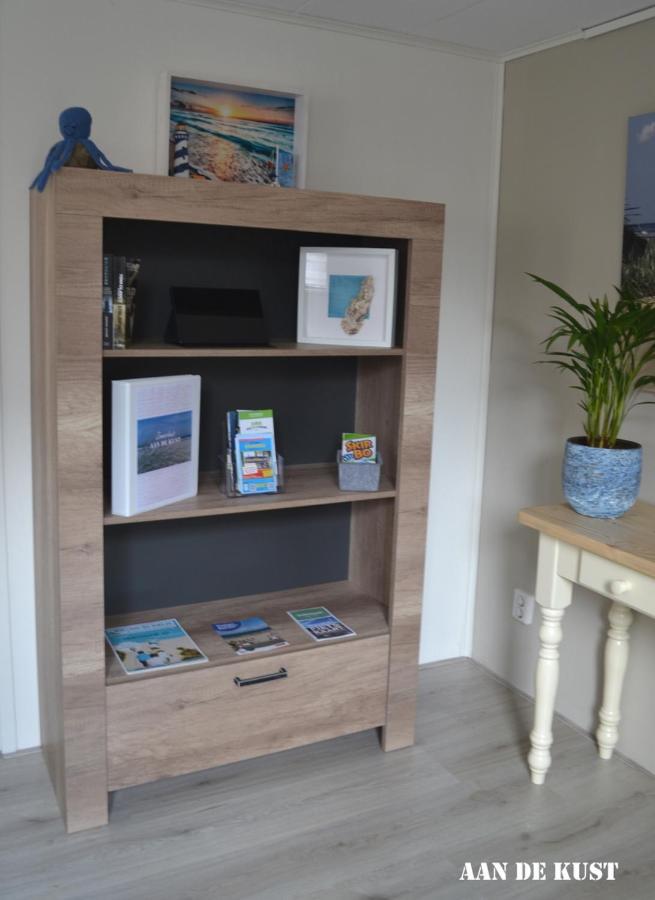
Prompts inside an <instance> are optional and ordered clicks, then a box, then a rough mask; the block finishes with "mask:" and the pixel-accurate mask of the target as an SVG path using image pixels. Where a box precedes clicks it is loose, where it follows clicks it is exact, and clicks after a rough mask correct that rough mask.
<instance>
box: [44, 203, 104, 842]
mask: <svg viewBox="0 0 655 900" xmlns="http://www.w3.org/2000/svg"><path fill="white" fill-rule="evenodd" d="M55 250H56V271H55V284H56V321H57V335H56V348H57V361H56V376H57V486H58V510H59V584H60V595H61V621H60V625H61V653H62V676H63V720H64V741H65V780H66V825H67V829H68V831H69V832H73V831H81V830H82V829H85V828H92V827H95V826H97V825H104V824H105V823H106V822H107V814H108V813H107V752H106V713H105V657H104V644H103V640H104V584H103V524H102V523H103V484H102V482H103V479H102V355H101V297H102V284H101V280H102V219H101V218H100V217H99V216H95V215H94V216H90V215H71V214H67V213H61V212H60V211H58V213H57V217H56V231H55Z"/></svg>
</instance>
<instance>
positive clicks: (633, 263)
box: [621, 112, 655, 300]
mask: <svg viewBox="0 0 655 900" xmlns="http://www.w3.org/2000/svg"><path fill="white" fill-rule="evenodd" d="M621 287H622V288H623V289H624V290H626V291H630V293H632V294H633V295H634V296H636V297H641V298H644V299H649V300H655V112H653V113H646V114H644V115H640V116H633V117H632V118H631V119H629V120H628V154H627V165H626V182H625V205H624V214H623V252H622V259H621Z"/></svg>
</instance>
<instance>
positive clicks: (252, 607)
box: [106, 581, 389, 685]
mask: <svg viewBox="0 0 655 900" xmlns="http://www.w3.org/2000/svg"><path fill="white" fill-rule="evenodd" d="M310 606H325V607H327V608H328V609H329V610H330V612H331V613H333V614H334V615H335V616H337V617H338V618H339V619H341V620H342V621H343V622H345V623H346V624H347V625H348V626H349V627H350V628H352V629H353V631H355V632H356V637H345V638H340V639H338V641H326V642H324V643H320V642H316V641H314V640H312V638H310V637H309V636H308V635H306V634H305V633H304V632H303V631H302V629H301V628H300V627H299V626H298V625H296V624H295V622H293V620H292V619H291V617H290V616H289V615H288V611H289V610H294V609H303V608H306V607H310ZM248 616H261V618H263V619H264V620H265V622H266V623H267V624H268V625H269V626H270V627H271V628H272V629H273V631H275V632H277V633H278V634H279V635H280V636H281V637H283V638H284V639H285V640H286V641H288V646H286V647H281V648H280V649H279V650H271V651H267V652H266V653H253V654H250V655H246V656H238V655H237V654H236V653H235V652H234V651H233V650H232V648H231V647H230V646H229V645H228V644H227V642H226V641H224V640H223V639H222V638H221V637H220V636H219V635H218V634H216V632H215V631H214V630H213V629H212V627H211V626H212V623H214V622H229V621H231V620H233V619H244V618H246V617H248ZM159 619H177V620H178V621H179V623H180V625H181V626H182V627H183V628H184V629H185V630H186V631H187V633H188V634H189V635H190V636H191V637H192V638H193V640H194V641H195V642H196V644H197V645H198V646H199V647H200V649H201V650H202V651H203V653H204V654H205V656H206V657H207V660H208V661H207V662H206V663H201V664H198V665H196V666H190V667H189V668H187V669H185V670H184V673H182V672H180V669H166V670H162V671H161V672H158V671H156V670H155V671H152V672H148V673H145V674H143V675H139V676H134V675H133V676H129V675H126V674H125V672H123V670H122V669H121V667H120V665H119V663H118V661H117V660H116V659H115V657H114V656H113V654H112V653H111V651H110V650H109V649H108V648H106V663H107V685H112V684H118V683H120V682H131V683H136V682H137V681H141V680H143V681H144V682H145V681H150V680H151V679H153V678H165V677H170V676H175V675H177V676H178V677H179V676H180V675H182V677H184V674H186V673H189V672H192V671H196V670H198V669H206V668H208V667H210V666H224V665H237V666H241V667H243V666H244V665H247V664H248V662H249V661H252V660H253V659H255V658H257V659H264V658H266V659H270V660H271V669H275V668H276V658H278V659H279V657H280V655H285V654H289V653H294V652H296V651H306V650H320V649H322V648H324V647H326V646H332V645H334V644H335V643H345V642H349V643H352V642H358V641H361V640H365V639H367V638H371V637H378V636H380V635H387V634H389V625H388V622H387V611H386V608H385V607H384V606H383V604H382V603H380V602H379V601H378V600H377V599H376V598H375V597H372V596H370V595H368V594H366V593H363V592H362V591H360V590H359V589H358V588H357V587H356V586H355V585H353V584H352V583H351V582H349V581H333V582H328V583H326V584H315V585H309V586H307V587H302V588H292V589H290V590H286V591H275V592H272V593H266V594H256V595H251V596H247V597H234V598H229V599H225V600H211V601H208V602H206V603H192V604H186V605H183V606H167V607H163V608H159V609H149V610H141V611H139V612H135V613H127V614H121V615H115V616H108V617H107V626H108V627H115V626H120V625H132V624H135V623H143V622H154V621H157V620H159ZM278 664H279V663H278Z"/></svg>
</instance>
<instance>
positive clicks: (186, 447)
mask: <svg viewBox="0 0 655 900" xmlns="http://www.w3.org/2000/svg"><path fill="white" fill-rule="evenodd" d="M199 425H200V376H199V375H172V376H167V377H162V378H135V379H127V380H123V381H112V417H111V426H112V439H111V443H112V455H111V466H112V468H111V508H112V513H113V514H114V515H117V516H133V515H136V514H137V513H140V512H145V511H146V510H149V509H157V508H158V507H160V506H166V505H167V504H168V503H175V502H177V501H178V500H184V499H186V498H187V497H194V496H195V495H196V494H197V493H198V434H199Z"/></svg>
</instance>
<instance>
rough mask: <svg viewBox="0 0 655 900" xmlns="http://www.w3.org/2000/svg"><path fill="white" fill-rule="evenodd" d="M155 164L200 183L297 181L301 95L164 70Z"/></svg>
mask: <svg viewBox="0 0 655 900" xmlns="http://www.w3.org/2000/svg"><path fill="white" fill-rule="evenodd" d="M159 131H160V135H159V142H158V159H157V169H158V171H159V172H160V173H161V174H164V173H167V174H168V175H175V176H179V177H183V178H195V179H198V180H201V181H231V182H239V183H243V184H269V185H279V186H280V187H303V186H304V183H305V145H306V131H307V117H306V103H305V98H304V97H303V96H302V94H299V93H296V92H294V91H282V90H273V89H269V88H268V87H266V88H263V87H253V86H245V85H236V84H228V83H225V82H216V81H208V80H204V79H199V78H190V77H187V76H184V75H173V74H166V75H164V76H163V77H162V83H161V89H160V127H159Z"/></svg>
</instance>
